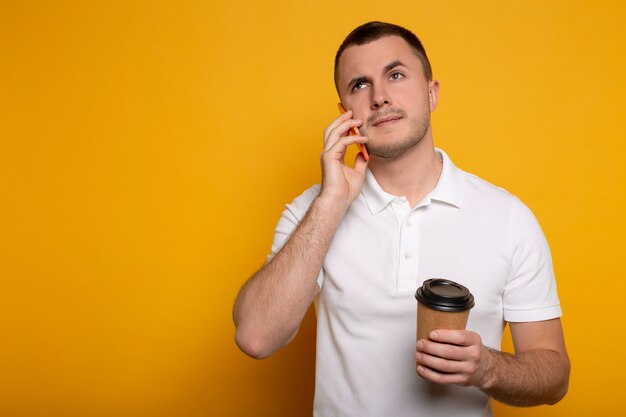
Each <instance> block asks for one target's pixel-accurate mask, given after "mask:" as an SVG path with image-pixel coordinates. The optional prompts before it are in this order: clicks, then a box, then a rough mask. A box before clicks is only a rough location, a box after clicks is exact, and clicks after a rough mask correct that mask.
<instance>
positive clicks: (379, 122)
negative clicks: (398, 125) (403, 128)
mask: <svg viewBox="0 0 626 417" xmlns="http://www.w3.org/2000/svg"><path fill="white" fill-rule="evenodd" d="M401 118H402V117H400V116H398V115H397V114H390V115H388V116H384V117H381V118H379V119H376V121H374V123H372V126H374V127H377V126H387V125H389V124H391V123H393V122H395V121H396V120H400V119H401Z"/></svg>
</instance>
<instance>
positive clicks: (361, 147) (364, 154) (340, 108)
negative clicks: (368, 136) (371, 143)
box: [337, 103, 370, 161]
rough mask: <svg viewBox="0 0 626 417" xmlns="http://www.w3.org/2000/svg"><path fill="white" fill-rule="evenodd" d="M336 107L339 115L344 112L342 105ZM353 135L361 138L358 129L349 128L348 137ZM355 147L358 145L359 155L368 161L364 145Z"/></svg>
mask: <svg viewBox="0 0 626 417" xmlns="http://www.w3.org/2000/svg"><path fill="white" fill-rule="evenodd" d="M337 107H338V108H339V112H340V113H341V114H343V113H345V112H346V109H345V107H343V104H341V103H337ZM354 135H359V136H361V134H360V133H359V129H358V128H357V127H356V126H355V127H351V128H350V131H349V132H348V136H354ZM357 145H359V150H360V152H361V155H363V158H364V159H365V160H366V161H369V159H370V155H369V154H368V153H367V149H365V144H364V143H357Z"/></svg>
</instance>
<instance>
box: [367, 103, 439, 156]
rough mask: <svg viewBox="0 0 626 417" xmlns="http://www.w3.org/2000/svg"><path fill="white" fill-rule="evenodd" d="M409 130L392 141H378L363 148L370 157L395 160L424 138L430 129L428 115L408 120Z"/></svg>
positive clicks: (427, 113)
mask: <svg viewBox="0 0 626 417" xmlns="http://www.w3.org/2000/svg"><path fill="white" fill-rule="evenodd" d="M409 124H410V130H409V132H408V133H407V134H406V135H404V136H401V137H396V138H393V139H385V140H384V141H383V140H381V139H379V140H378V141H372V142H368V143H367V144H366V145H365V147H366V148H367V152H368V153H369V154H370V155H374V156H377V157H379V158H383V159H395V158H398V157H400V156H402V155H403V154H404V153H405V152H407V151H408V150H409V149H411V148H413V147H415V146H416V145H417V144H418V143H420V142H421V140H422V139H423V138H424V136H426V133H427V132H428V129H429V128H430V113H429V112H426V113H425V114H422V115H416V116H414V117H412V118H411V119H409Z"/></svg>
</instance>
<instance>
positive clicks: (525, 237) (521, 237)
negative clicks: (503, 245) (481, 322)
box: [503, 198, 562, 322]
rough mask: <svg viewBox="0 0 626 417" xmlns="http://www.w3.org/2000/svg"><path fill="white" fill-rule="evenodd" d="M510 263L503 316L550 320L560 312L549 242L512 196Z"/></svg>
mask: <svg viewBox="0 0 626 417" xmlns="http://www.w3.org/2000/svg"><path fill="white" fill-rule="evenodd" d="M509 250H510V251H511V252H510V253H511V265H510V273H509V277H508V282H507V284H506V286H505V288H504V294H503V308H504V319H505V320H506V321H509V322H532V321H542V320H549V319H553V318H557V317H560V316H561V314H562V311H561V307H560V303H559V298H558V294H557V290H556V281H555V278H554V269H553V266H552V256H551V254H550V248H549V246H548V242H547V240H546V238H545V236H544V234H543V231H542V230H541V227H540V226H539V223H538V222H537V219H536V218H535V216H534V215H533V213H532V212H531V211H530V209H529V208H528V207H526V206H525V205H524V203H522V202H521V201H520V200H519V199H518V198H514V199H513V203H512V207H511V214H510V219H509Z"/></svg>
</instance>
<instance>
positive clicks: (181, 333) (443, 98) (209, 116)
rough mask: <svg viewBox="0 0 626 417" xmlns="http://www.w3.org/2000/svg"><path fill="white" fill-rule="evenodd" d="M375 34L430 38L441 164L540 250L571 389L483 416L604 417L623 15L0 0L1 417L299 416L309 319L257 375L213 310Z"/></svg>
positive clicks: (241, 273)
mask: <svg viewBox="0 0 626 417" xmlns="http://www.w3.org/2000/svg"><path fill="white" fill-rule="evenodd" d="M372 19H380V20H387V21H392V22H396V23H399V24H402V25H405V26H407V27H409V28H412V29H413V30H414V31H415V32H416V33H417V34H418V35H419V36H420V37H421V38H422V40H423V41H424V43H425V45H426V48H427V50H428V52H429V55H430V58H431V61H432V63H433V68H434V73H435V76H436V78H437V79H439V80H440V82H441V92H440V104H439V108H438V109H437V111H436V112H435V114H434V135H435V140H436V142H437V144H438V145H439V146H441V147H443V148H444V149H446V151H447V152H448V153H449V155H450V156H451V157H452V158H453V159H454V161H455V162H456V163H457V165H459V166H460V167H462V168H464V169H466V170H468V171H471V172H473V173H476V174H478V175H480V176H482V177H483V178H485V179H486V180H488V181H491V182H493V183H495V184H498V185H500V186H502V187H505V188H507V189H508V190H510V191H511V192H513V193H515V194H517V195H518V196H520V197H521V198H522V199H523V200H524V201H525V202H526V203H527V204H528V205H529V206H530V207H531V208H532V209H533V211H534V212H535V214H536V215H537V217H538V218H539V220H540V222H541V224H542V226H543V228H544V230H545V233H546V235H547V237H548V239H549V241H550V243H551V247H552V250H553V256H554V262H555V268H556V273H557V277H558V285H559V291H560V296H561V301H562V304H563V309H564V312H565V315H564V318H563V321H564V326H565V332H566V337H567V342H568V347H569V352H570V355H571V359H572V362H573V371H572V378H571V389H570V393H569V395H568V396H567V398H566V399H565V400H564V401H563V402H562V403H560V404H559V405H557V406H555V407H552V408H549V407H541V408H538V409H534V410H528V409H521V410H516V409H511V408H507V407H504V406H500V405H498V406H497V414H498V415H499V416H521V415H527V416H530V415H532V416H543V415H545V416H547V415H552V416H586V415H615V413H614V412H615V411H616V410H618V409H620V405H619V404H621V402H622V401H621V400H622V398H621V396H620V393H621V388H620V386H621V383H622V379H623V378H622V375H623V374H624V373H625V372H626V364H625V363H624V360H623V358H624V356H625V355H626V350H625V349H624V342H625V341H626V337H625V336H624V331H623V329H622V326H621V323H620V322H621V320H620V319H621V318H623V317H624V314H623V313H622V311H623V306H624V302H623V301H622V300H621V299H620V297H623V296H624V294H625V293H626V284H625V283H624V279H623V277H622V271H623V269H624V268H623V267H621V265H620V262H621V261H622V260H623V259H624V254H623V252H624V249H625V245H624V244H623V240H622V239H623V236H624V235H626V227H625V224H626V222H624V219H623V215H622V207H623V203H624V197H623V193H624V191H625V188H626V178H625V173H626V170H625V169H624V168H623V165H624V155H625V151H626V146H625V145H624V143H625V139H626V129H625V123H624V121H623V118H624V113H625V110H626V99H625V97H626V81H625V80H626V77H625V76H624V74H625V73H626V72H625V70H626V65H625V64H626V62H625V59H624V56H626V47H625V46H624V45H625V44H626V30H625V29H624V26H625V25H624V22H626V10H625V6H624V2H621V1H591V0H589V1H575V2H574V1H565V0H563V1H545V0H543V1H535V0H531V1H514V2H508V1H505V2H502V1H498V0H493V1H482V2H476V1H437V2H432V1H429V2H421V1H413V0H398V1H395V2H380V1H373V0H364V1H351V0H350V1H343V2H336V1H330V0H321V1H307V2H304V1H302V2H299V1H287V0H285V1H282V2H252V1H232V2H230V1H229V2H217V1H215V0H209V1H208V2H207V1H200V0H196V1H183V2H178V1H169V2H168V1H99V2H96V1H93V2H90V1H84V2H79V1H75V2H71V1H57V2H49V1H3V2H2V3H1V4H0V97H1V98H0V138H1V140H2V142H1V148H0V181H1V184H0V185H1V191H0V210H1V211H2V221H1V222H0V225H1V226H0V236H1V240H0V241H1V247H0V283H1V286H0V314H1V318H0V415H2V416H19V417H31V416H46V417H55V416H59V417H74V416H76V417H78V416H80V417H91V416H94V417H95V416H115V417H118V416H119V417H122V416H123V417H126V416H128V417H143V416H146V417H148V416H150V417H152V416H185V417H186V416H207V415H215V416H254V415H258V416H300V415H303V416H304V415H310V410H311V401H312V389H313V366H314V364H313V360H314V356H313V345H314V316H313V315H312V314H309V315H308V316H307V318H306V321H305V324H304V325H303V328H302V331H301V333H300V335H299V336H298V338H297V340H295V341H294V343H293V344H292V345H291V346H289V347H288V348H286V349H285V350H283V351H281V352H280V353H278V354H276V355H275V357H273V358H271V359H268V360H265V361H261V362H258V361H254V360H252V359H249V358H247V357H245V356H244V355H243V354H241V353H240V352H239V351H238V350H237V349H236V347H235V344H234V342H233V334H234V327H233V324H232V321H231V317H230V314H231V308H232V302H233V300H234V298H235V295H236V293H237V291H238V289H239V287H240V286H241V284H242V283H243V282H244V281H245V279H246V278H247V277H248V276H249V275H250V274H251V273H252V272H253V271H254V270H255V269H256V268H257V267H259V266H260V265H261V264H262V263H263V261H264V259H265V256H266V255H267V253H268V251H269V247H270V242H271V238H272V231H273V228H274V225H275V223H276V220H277V219H278V216H279V215H280V212H281V210H282V207H283V205H284V204H285V203H286V202H288V201H290V200H291V199H292V198H293V197H294V196H296V195H297V194H299V193H300V192H301V191H302V190H303V189H304V188H306V187H308V186H309V185H310V184H312V183H314V182H317V181H319V177H320V174H319V162H318V154H319V151H320V144H321V136H322V130H323V128H324V127H325V126H326V124H327V123H328V122H329V121H330V120H331V119H333V118H334V117H335V113H336V107H335V103H336V101H337V99H336V96H335V92H334V89H333V85H332V72H331V70H332V58H333V56H334V52H335V49H336V47H337V46H338V44H339V42H340V41H341V40H342V39H343V37H344V36H345V35H346V34H347V33H348V32H349V31H350V30H351V29H352V28H353V27H355V26H356V25H358V24H360V23H363V22H365V21H367V20H372ZM594 286H596V287H597V288H598V289H599V291H602V292H604V293H605V295H604V296H603V297H595V298H590V299H587V297H588V296H590V291H591V290H593V287H594ZM505 347H506V348H510V343H509V342H508V341H507V342H505Z"/></svg>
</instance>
